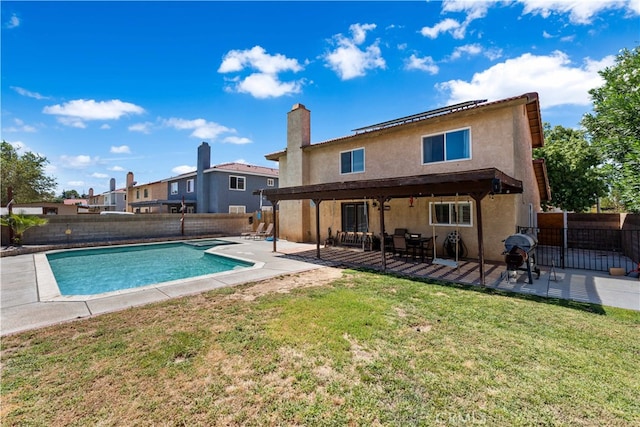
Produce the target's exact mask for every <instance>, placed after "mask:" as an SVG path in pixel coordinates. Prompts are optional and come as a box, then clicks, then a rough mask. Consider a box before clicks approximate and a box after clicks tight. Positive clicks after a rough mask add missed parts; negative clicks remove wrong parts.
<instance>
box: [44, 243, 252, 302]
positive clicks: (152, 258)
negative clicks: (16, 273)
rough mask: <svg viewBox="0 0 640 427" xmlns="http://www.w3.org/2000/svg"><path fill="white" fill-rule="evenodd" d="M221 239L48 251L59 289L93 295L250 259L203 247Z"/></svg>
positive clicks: (217, 270)
mask: <svg viewBox="0 0 640 427" xmlns="http://www.w3.org/2000/svg"><path fill="white" fill-rule="evenodd" d="M219 244H228V242H224V241H220V240H219V241H213V240H208V241H201V242H198V241H193V242H184V243H183V242H176V243H157V244H151V245H137V246H124V247H111V248H99V249H83V250H76V251H65V252H57V253H50V254H47V259H48V261H49V265H50V266H51V270H52V271H53V275H54V276H55V278H56V281H57V282H58V288H60V293H61V294H62V295H95V294H101V293H104V292H112V291H118V290H122V289H129V288H136V287H140V286H146V285H151V284H154V283H162V282H169V281H172V280H178V279H186V278H190V277H196V276H204V275H207V274H213V273H220V272H223V271H228V270H233V269H235V268H242V267H250V266H252V265H253V264H252V263H250V262H244V261H240V260H234V259H229V258H226V257H222V256H218V255H215V254H210V253H206V252H205V250H207V249H209V248H211V247H212V246H217V245H219Z"/></svg>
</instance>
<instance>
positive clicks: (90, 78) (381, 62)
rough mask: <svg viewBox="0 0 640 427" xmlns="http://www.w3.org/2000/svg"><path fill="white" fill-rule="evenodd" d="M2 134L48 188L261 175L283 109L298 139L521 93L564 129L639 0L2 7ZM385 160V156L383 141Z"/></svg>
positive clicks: (280, 136) (635, 34)
mask: <svg viewBox="0 0 640 427" xmlns="http://www.w3.org/2000/svg"><path fill="white" fill-rule="evenodd" d="M0 8H1V15H0V16H1V18H0V19H1V21H0V23H1V26H2V28H1V31H2V33H1V64H0V65H1V120H2V122H1V137H2V139H3V140H4V141H7V142H9V143H11V144H12V145H13V146H14V147H16V149H18V152H19V153H24V152H27V151H31V152H33V153H36V154H39V155H41V156H44V157H46V158H47V160H48V161H49V164H48V165H47V168H46V171H45V172H46V173H47V174H48V175H49V176H52V177H54V178H55V179H56V181H57V184H58V186H57V188H56V194H57V195H59V194H60V193H61V192H62V191H63V190H76V191H78V193H80V194H86V193H88V191H89V188H93V190H94V193H96V194H98V193H102V192H105V191H108V189H109V180H110V179H111V178H115V179H116V186H117V187H118V188H120V187H123V186H124V185H125V177H126V174H127V172H129V171H131V172H133V173H134V176H135V180H136V181H137V182H138V183H139V184H142V183H148V182H154V181H158V180H161V179H166V178H169V177H172V176H176V175H179V174H182V173H186V172H189V171H193V170H195V167H196V166H195V165H196V157H197V147H198V146H199V145H200V144H201V143H202V142H203V141H206V142H207V143H209V145H210V146H211V153H212V155H211V157H212V158H211V164H212V165H214V164H220V163H227V162H243V163H248V164H254V165H260V166H268V167H275V168H277V167H278V164H277V163H275V162H271V161H268V160H266V159H265V157H264V156H265V154H268V153H273V152H277V151H280V150H282V149H284V148H285V146H286V132H287V130H286V121H287V113H288V112H289V111H290V110H291V108H292V106H293V105H294V104H297V103H301V104H303V105H305V106H306V108H308V109H309V110H310V111H311V142H312V143H316V142H321V141H326V140H329V139H333V138H338V137H343V136H348V135H351V134H352V133H353V132H352V130H353V129H357V128H360V127H364V126H368V125H372V124H375V123H380V122H384V121H388V120H393V119H396V118H399V117H404V116H409V115H413V114H417V113H421V112H424V111H428V110H431V109H434V108H439V107H443V106H447V105H451V104H455V103H459V102H464V101H469V100H480V99H487V100H489V101H492V100H499V99H504V98H509V97H512V96H518V95H522V94H524V93H527V92H538V94H539V96H540V103H541V109H542V120H543V122H548V123H550V124H551V125H552V126H555V125H562V126H565V127H572V128H578V127H579V126H580V120H581V118H582V116H583V115H584V114H585V113H587V112H590V111H591V109H592V103H591V99H590V97H589V93H588V92H589V90H590V89H593V88H595V87H598V86H601V85H602V83H603V81H602V79H601V77H600V75H599V74H598V71H600V70H602V69H604V68H605V67H608V66H612V65H614V64H615V55H616V54H618V53H619V51H620V50H622V49H625V48H626V49H632V48H633V47H635V46H638V45H640V0H631V1H590V0H574V1H559V0H519V1H455V0H453V1H405V2H402V1H397V2H396V1H394V2H383V1H376V2H370V1H354V2H342V1H325V2H311V1H301V2H292V1H279V2H266V1H265V2H249V1H231V2H218V1H194V2H169V1H138V2H128V1H111V2H82V1H70V2H58V1H45V2H33V1H20V2H12V1H2V2H0ZM390 149H392V147H390Z"/></svg>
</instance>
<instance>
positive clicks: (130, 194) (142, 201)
mask: <svg viewBox="0 0 640 427" xmlns="http://www.w3.org/2000/svg"><path fill="white" fill-rule="evenodd" d="M166 198H167V183H166V181H154V182H148V183H146V184H138V183H137V182H135V181H134V180H133V172H129V173H127V212H133V213H167V212H168V208H167V205H166V204H163V203H162V202H161V201H162V200H166Z"/></svg>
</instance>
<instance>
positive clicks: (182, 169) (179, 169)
mask: <svg viewBox="0 0 640 427" xmlns="http://www.w3.org/2000/svg"><path fill="white" fill-rule="evenodd" d="M196 169H197V168H196V167H195V166H187V165H182V166H176V167H175V168H173V169H171V172H173V173H175V174H176V175H182V174H183V173H189V172H194V171H195V170H196Z"/></svg>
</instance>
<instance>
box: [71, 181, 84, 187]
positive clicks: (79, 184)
mask: <svg viewBox="0 0 640 427" xmlns="http://www.w3.org/2000/svg"><path fill="white" fill-rule="evenodd" d="M67 185H68V186H69V187H84V181H67Z"/></svg>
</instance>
